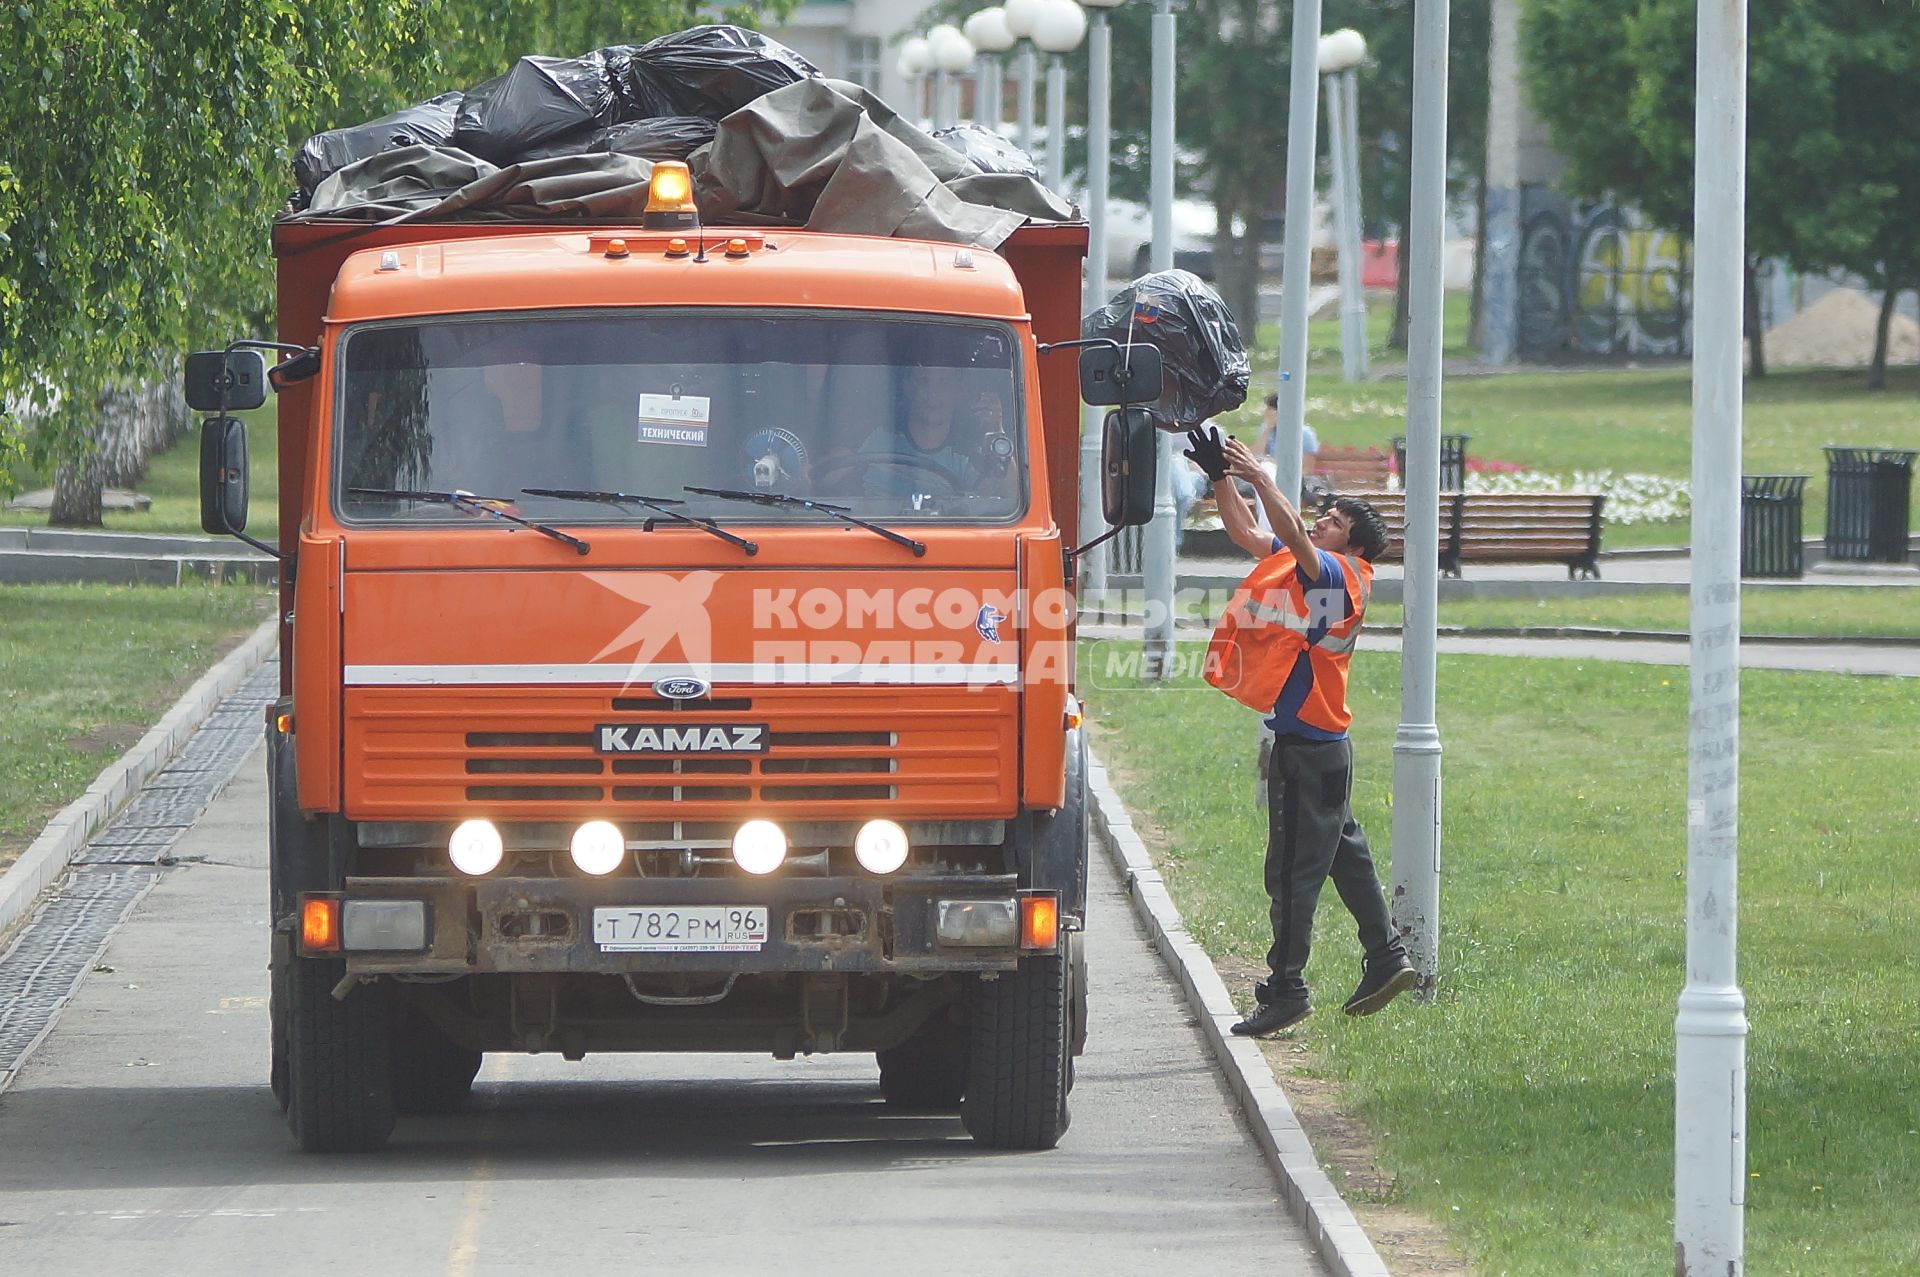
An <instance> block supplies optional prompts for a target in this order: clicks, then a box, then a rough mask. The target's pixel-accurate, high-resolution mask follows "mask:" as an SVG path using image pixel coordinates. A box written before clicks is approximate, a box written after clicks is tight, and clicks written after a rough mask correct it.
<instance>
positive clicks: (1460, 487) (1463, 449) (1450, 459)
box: [1393, 435, 1473, 492]
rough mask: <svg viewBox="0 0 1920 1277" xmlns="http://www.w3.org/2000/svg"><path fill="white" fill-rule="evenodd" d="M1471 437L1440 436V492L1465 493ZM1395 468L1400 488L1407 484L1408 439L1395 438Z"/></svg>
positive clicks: (1403, 437) (1401, 436)
mask: <svg viewBox="0 0 1920 1277" xmlns="http://www.w3.org/2000/svg"><path fill="white" fill-rule="evenodd" d="M1472 437H1473V436H1471V435H1441V436H1440V491H1442V492H1464V491H1466V488H1467V440H1468V439H1470V438H1472ZM1393 468H1394V472H1395V473H1397V474H1398V475H1399V476H1400V486H1402V487H1405V486H1406V483H1407V437H1406V436H1405V435H1395V436H1394V437H1393Z"/></svg>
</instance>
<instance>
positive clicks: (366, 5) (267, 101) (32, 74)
mask: <svg viewBox="0 0 1920 1277" xmlns="http://www.w3.org/2000/svg"><path fill="white" fill-rule="evenodd" d="M790 7H791V0H774V3H772V4H769V5H768V6H767V8H768V9H769V10H770V11H772V12H785V11H786V9H788V8H790ZM701 12H703V11H702V10H700V9H699V8H698V7H697V6H696V5H694V4H692V3H689V2H688V0H615V2H614V3H607V4H593V3H588V2H587V0H501V2H499V3H481V2H480V0H300V2H299V3H295V0H21V2H20V3H18V4H15V5H10V6H9V7H8V8H7V10H6V13H5V14H4V16H0V45H3V46H4V47H6V48H8V49H9V50H12V52H10V53H9V54H8V59H7V73H6V74H5V75H4V76H0V489H5V490H11V489H12V488H13V487H15V486H17V483H18V478H19V475H20V473H21V471H22V469H23V468H25V467H29V466H30V467H33V468H36V469H55V470H60V469H63V468H64V469H65V471H66V472H67V473H68V474H69V475H70V476H74V477H76V478H78V479H79V480H81V482H77V483H71V484H69V485H68V486H69V487H70V488H71V489H72V490H73V491H74V492H75V493H76V494H77V496H76V498H75V500H73V501H72V502H70V503H69V504H68V505H67V506H66V507H65V508H63V509H61V510H58V511H56V515H57V516H58V517H60V518H63V519H65V520H66V521H75V522H93V523H98V522H99V508H98V500H99V496H98V488H99V479H100V478H101V477H103V476H104V472H105V467H103V466H101V465H98V464H95V463H93V462H91V461H88V460H87V459H88V458H94V457H97V456H98V455H99V454H100V452H101V445H102V442H103V440H102V439H101V437H100V436H101V432H102V430H103V429H104V428H105V426H104V425H103V423H105V422H110V421H111V420H116V419H124V417H125V415H126V414H124V413H104V412H102V411H100V408H99V406H100V405H101V404H102V403H114V402H120V401H119V400H116V399H114V396H124V395H129V394H135V393H137V388H138V387H141V386H143V385H145V384H147V383H151V382H153V381H156V380H169V381H170V380H172V379H173V377H174V367H175V364H174V361H175V359H176V358H177V355H178V352H180V351H182V350H185V349H187V348H189V347H190V346H192V345H195V344H202V345H204V344H207V343H209V342H211V341H213V340H216V339H217V338H219V337H223V336H225V335H228V334H230V333H233V332H236V331H242V332H244V331H260V330H262V329H263V328H264V327H265V325H266V310H265V307H266V305H267V302H268V299H269V298H270V297H271V296H272V291H271V283H272V270H271V259H270V258H269V256H268V254H267V252H266V250H265V231H266V226H267V223H268V221H269V219H270V218H271V217H272V215H273V213H274V210H275V209H277V208H278V207H279V206H280V205H281V204H282V203H283V202H284V200H285V198H286V195H287V193H288V191H289V190H290V189H291V185H292V182H291V178H290V175H289V171H288V164H289V161H290V159H291V156H292V154H293V151H294V149H295V148H296V147H297V146H298V145H299V144H300V142H301V141H302V140H304V139H305V138H306V137H307V136H308V135H309V134H311V133H313V132H315V131H316V130H318V129H323V128H331V127H337V126H339V125H343V124H353V123H358V122H360V121H362V120H365V119H369V118H372V117H373V116H376V115H380V114H383V113H385V112H387V111H390V110H393V109H395V108H396V107H400V106H404V105H407V104H408V103H411V102H414V101H417V100H419V99H421V98H423V97H426V96H428V95H429V94H430V93H432V92H434V91H437V90H441V89H444V88H446V87H448V86H449V85H450V84H451V85H465V84H470V83H473V82H475V81H477V80H480V79H483V78H487V77H490V76H492V75H495V74H498V73H499V72H501V71H504V70H505V69H506V67H507V65H508V63H509V61H510V60H511V58H512V57H514V56H517V55H519V54H522V53H529V52H539V53H550V52H557V53H580V52H584V51H586V50H587V49H589V48H592V47H595V46H597V45H600V44H607V43H615V42H636V41H641V40H646V39H650V38H652V37H653V36H656V35H660V34H664V33H665V32H667V31H671V30H675V29H677V28H679V27H681V26H685V25H689V24H691V23H693V22H695V21H699V20H701V19H700V17H699V14H700V13H701ZM726 12H727V16H729V17H734V18H741V17H747V18H750V17H751V16H752V14H753V12H754V10H753V9H749V8H745V7H736V8H731V9H729V10H727V11H726ZM89 494H90V499H89Z"/></svg>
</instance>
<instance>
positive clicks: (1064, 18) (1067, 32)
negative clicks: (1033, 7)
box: [1033, 0, 1087, 56]
mask: <svg viewBox="0 0 1920 1277" xmlns="http://www.w3.org/2000/svg"><path fill="white" fill-rule="evenodd" d="M1086 34H1087V11H1086V10H1085V9H1082V8H1081V7H1080V6H1079V5H1078V4H1076V3H1075V2H1074V0H1041V5H1040V14H1039V16H1038V17H1037V18H1036V19H1035V20H1034V23H1033V42H1034V43H1035V44H1036V45H1039V46H1040V48H1041V49H1042V50H1043V51H1044V52H1047V53H1051V54H1054V55H1056V56H1057V55H1059V54H1062V53H1071V52H1073V51H1074V50H1075V49H1077V48H1079V47H1080V41H1081V40H1083V39H1085V38H1086Z"/></svg>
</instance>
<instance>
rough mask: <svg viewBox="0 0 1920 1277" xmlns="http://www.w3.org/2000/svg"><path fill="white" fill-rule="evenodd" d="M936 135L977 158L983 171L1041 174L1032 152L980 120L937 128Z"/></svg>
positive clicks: (969, 155)
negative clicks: (975, 122)
mask: <svg viewBox="0 0 1920 1277" xmlns="http://www.w3.org/2000/svg"><path fill="white" fill-rule="evenodd" d="M933 136H934V137H935V138H937V139H939V140H940V141H942V142H945V143H946V144H947V145H948V146H950V147H952V148H953V149H954V150H956V151H958V152H960V154H962V155H964V156H966V157H967V159H969V160H971V161H973V165H974V167H975V168H977V169H979V170H980V171H981V172H982V173H1013V174H1016V175H1017V176H1020V177H1032V178H1038V177H1039V176H1040V166H1039V165H1038V164H1035V163H1034V162H1033V157H1032V156H1031V155H1028V154H1027V153H1026V152H1025V151H1023V150H1021V149H1020V148H1019V147H1017V146H1015V145H1014V144H1013V143H1012V142H1011V141H1009V140H1008V139H1007V138H1006V137H1005V136H1004V135H1002V134H999V133H996V132H994V131H993V130H992V129H989V128H983V127H981V126H980V125H978V124H956V125H954V126H953V127H952V128H950V129H936V130H934V134H933Z"/></svg>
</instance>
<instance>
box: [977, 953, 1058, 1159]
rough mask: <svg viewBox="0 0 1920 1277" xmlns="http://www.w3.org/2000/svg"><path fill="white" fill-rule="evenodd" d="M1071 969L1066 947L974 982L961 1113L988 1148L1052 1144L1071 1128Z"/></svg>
mask: <svg viewBox="0 0 1920 1277" xmlns="http://www.w3.org/2000/svg"><path fill="white" fill-rule="evenodd" d="M1071 973H1072V963H1071V962H1070V961H1069V959H1068V957H1067V955H1065V954H1064V953H1062V954H1042V955H1039V956H1035V957H1031V958H1023V959H1021V961H1020V966H1019V968H1018V969H1017V970H1013V971H1003V972H1001V973H1000V974H999V978H998V979H994V980H975V981H974V982H973V985H972V987H971V989H970V991H969V996H968V1002H969V1011H970V1012H971V1016H970V1018H971V1021H972V1023H971V1026H970V1027H971V1042H970V1044H969V1045H970V1047H971V1049H970V1050H969V1052H968V1059H967V1094H966V1099H965V1100H964V1101H963V1102H962V1104H961V1106H960V1121H961V1124H962V1125H964V1126H965V1127H966V1128H967V1133H968V1134H969V1135H971V1136H973V1138H974V1139H975V1140H976V1141H978V1142H979V1143H981V1144H984V1145H986V1146H987V1147H988V1148H1010V1149H1012V1148H1018V1149H1040V1148H1052V1147H1053V1146H1054V1145H1056V1144H1058V1143H1059V1142H1060V1137H1061V1136H1062V1135H1064V1134H1066V1130H1067V1124H1068V1122H1069V1121H1070V1120H1071V1114H1070V1113H1069V1111H1068V1108H1067V1089H1068V1087H1069V1085H1070V1071H1071V1062H1072V1058H1073V1057H1072V1052H1071V1050H1070V1043H1069V1035H1070V1032H1071V1026H1070V1019H1071V1014H1070V1008H1071V1005H1072V998H1073V992H1072V989H1071V987H1070V986H1071V985H1072V975H1071Z"/></svg>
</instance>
